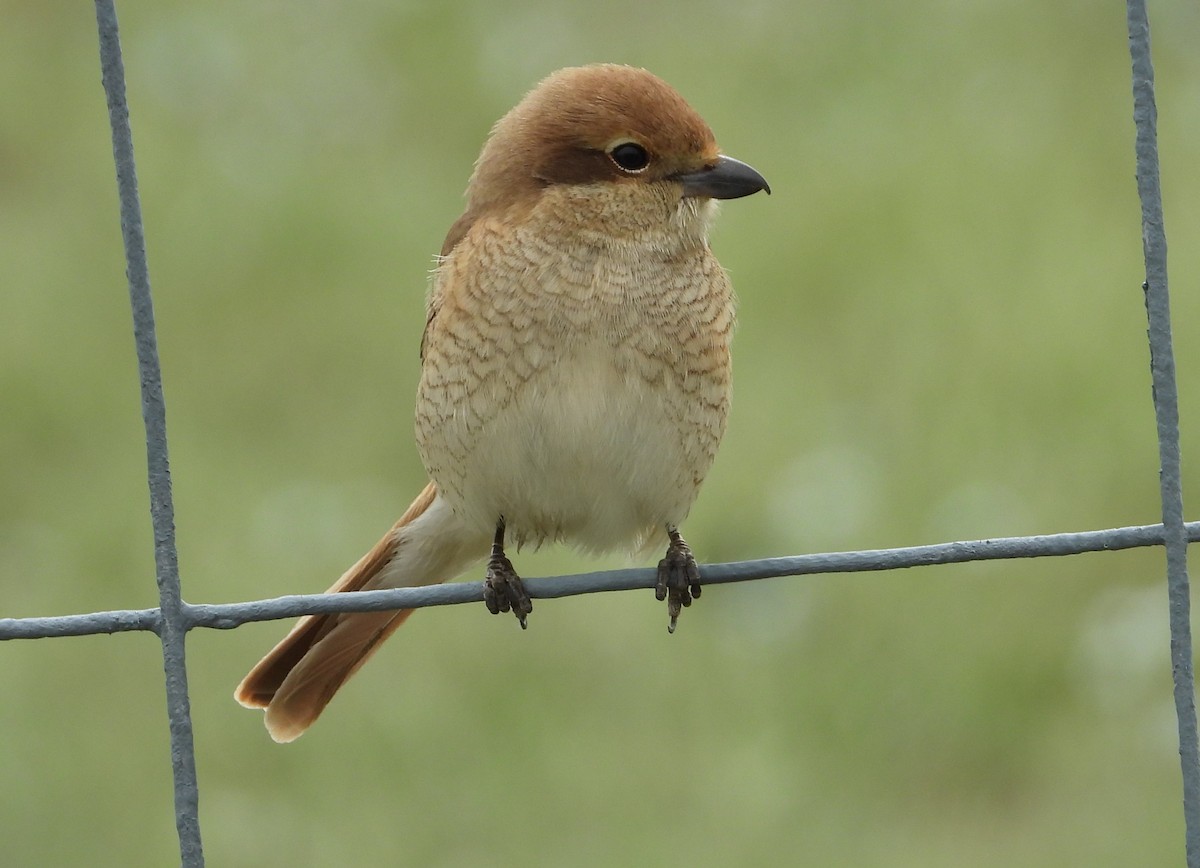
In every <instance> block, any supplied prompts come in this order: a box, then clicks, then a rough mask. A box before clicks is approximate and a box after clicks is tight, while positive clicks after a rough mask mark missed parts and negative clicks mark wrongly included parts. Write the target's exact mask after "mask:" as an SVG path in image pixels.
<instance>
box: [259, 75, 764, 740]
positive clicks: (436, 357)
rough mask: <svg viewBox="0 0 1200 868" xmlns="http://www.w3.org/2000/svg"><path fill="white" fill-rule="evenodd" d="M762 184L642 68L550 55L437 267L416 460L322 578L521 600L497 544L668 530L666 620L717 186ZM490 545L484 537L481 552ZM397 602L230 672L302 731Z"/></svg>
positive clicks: (604, 542)
mask: <svg viewBox="0 0 1200 868" xmlns="http://www.w3.org/2000/svg"><path fill="white" fill-rule="evenodd" d="M759 190H765V191H766V192H768V193H769V192H770V189H769V188H768V186H767V182H766V180H765V179H764V178H763V177H762V175H760V174H759V173H758V172H756V171H755V170H754V169H752V168H750V167H749V166H747V165H746V164H745V163H741V162H738V161H737V160H734V159H732V158H730V157H726V156H723V155H722V154H721V153H720V152H719V150H718V149H717V143H716V141H715V139H714V138H713V134H712V131H711V130H710V129H709V128H708V125H707V124H706V123H705V122H704V121H703V120H702V119H701V118H700V116H699V115H698V114H697V113H696V112H695V111H694V110H693V109H692V108H691V107H690V106H689V105H688V104H687V103H686V102H685V101H684V99H683V97H681V96H680V95H679V94H678V93H677V92H676V91H675V90H674V89H673V88H671V87H670V86H669V85H668V84H666V83H665V82H664V81H662V80H661V79H659V78H657V77H656V76H654V75H651V74H650V73H649V72H646V71H645V70H641V69H634V68H631V67H627V66H617V65H611V64H603V65H595V66H584V67H578V68H570V69H562V70H559V71H558V72H555V73H553V74H552V75H550V76H549V77H548V78H546V79H545V80H544V81H542V82H541V83H540V84H538V85H537V87H535V88H534V89H533V90H532V91H531V92H530V93H529V94H528V95H526V96H525V98H524V99H523V100H521V102H520V103H518V104H517V106H516V107H515V108H514V109H512V111H510V112H509V113H508V114H507V115H505V116H504V117H503V118H501V119H500V121H499V122H498V123H497V124H496V125H495V127H494V128H493V129H492V132H491V135H490V136H489V137H488V140H487V143H486V144H485V145H484V148H483V152H482V153H481V154H480V156H479V160H478V162H477V163H476V165H475V171H474V174H473V175H472V176H471V180H470V184H469V186H468V189H467V206H466V211H465V212H464V213H463V215H462V216H461V217H460V218H459V219H458V220H457V221H456V222H455V223H454V225H453V226H451V227H450V232H449V234H448V235H447V236H446V241H445V244H443V246H442V251H441V256H440V257H439V259H438V264H437V268H436V270H435V272H434V275H433V279H432V288H431V291H430V294H429V301H428V321H427V322H426V325H425V333H424V336H423V338H422V340H421V381H420V386H419V388H418V392H417V408H416V434H417V446H418V448H419V450H420V453H421V458H422V460H423V462H424V464H425V469H426V470H427V471H428V473H429V476H430V479H431V480H432V481H431V482H430V483H429V484H428V485H427V486H426V487H425V490H424V491H422V492H421V493H420V494H419V495H418V496H417V499H416V500H415V501H413V504H412V505H411V506H410V507H409V508H408V511H407V512H405V513H404V515H403V516H402V517H401V518H400V520H399V521H398V522H396V525H395V526H394V527H393V528H392V529H391V530H390V531H388V532H387V534H386V535H385V536H384V537H383V539H381V540H380V541H379V542H378V543H377V544H376V545H375V547H374V548H373V549H371V551H369V552H368V553H367V554H366V555H364V556H363V558H362V559H361V560H360V561H359V562H358V563H356V564H355V565H354V566H353V567H351V568H350V569H349V570H348V571H347V572H346V573H345V575H343V576H342V577H341V579H339V580H338V582H337V584H335V585H334V586H333V587H332V588H330V592H331V593H342V592H346V591H362V590H374V589H379V588H393V587H408V586H415V585H428V584H433V583H436V582H444V581H447V580H450V579H453V578H455V577H456V576H458V575H459V574H461V573H462V572H464V571H465V570H466V569H468V568H469V567H470V566H471V565H472V564H475V563H476V562H478V561H480V560H483V559H484V558H487V572H486V578H485V602H486V604H487V607H488V609H489V610H490V611H491V612H493V613H498V612H507V611H510V610H511V611H512V612H514V613H515V614H516V616H517V618H518V619H519V620H520V622H521V626H522V627H524V626H525V624H526V617H527V616H528V615H529V613H530V611H531V610H532V604H531V602H530V599H529V596H528V594H527V593H526V592H525V589H524V587H523V586H522V584H521V579H520V577H519V576H518V575H517V573H516V571H515V570H514V569H513V565H512V563H511V562H510V561H509V559H508V558H507V557H506V556H505V544H506V542H508V543H510V544H511V543H515V544H516V545H517V546H518V547H519V546H521V545H522V544H529V545H534V546H536V545H540V544H541V543H543V542H546V541H552V540H562V541H565V542H568V543H571V544H573V545H575V546H577V547H579V548H581V549H584V550H588V551H596V552H599V551H606V550H613V549H619V548H625V549H627V550H636V549H638V548H642V549H645V548H646V547H647V546H652V545H657V544H659V543H660V542H661V543H663V544H666V546H667V549H666V556H665V557H664V558H663V559H662V560H661V561H660V562H659V565H658V581H657V586H656V589H655V591H656V595H657V597H658V599H659V600H663V599H666V600H667V601H668V604H667V605H668V615H669V619H670V627H669V628H670V629H671V630H672V631H673V630H674V628H675V622H676V619H677V618H678V616H679V613H680V609H681V608H682V607H683V606H687V605H690V604H691V602H692V598H693V597H698V596H699V595H700V576H699V570H698V568H697V566H696V561H695V559H694V558H693V556H692V553H691V550H690V549H689V548H688V546H687V544H686V543H685V542H684V541H683V538H682V537H681V536H680V535H679V525H680V523H681V522H682V521H683V519H684V518H685V517H686V516H687V514H688V510H689V509H690V508H691V505H692V502H693V501H694V500H695V498H696V494H697V491H698V490H699V488H700V483H701V482H702V481H703V480H704V477H705V475H706V474H707V473H708V469H709V467H710V466H711V464H712V461H713V457H714V456H715V455H716V452H717V445H718V444H719V443H720V441H721V435H722V434H723V433H724V430H725V419H726V415H727V412H728V409H729V382H730V360H729V342H730V334H731V332H732V329H733V317H734V312H733V293H732V291H731V289H730V286H729V280H728V278H727V277H726V275H725V272H724V271H722V269H721V266H720V265H719V264H718V263H717V260H716V259H715V258H714V256H713V254H712V252H711V251H710V250H709V247H708V240H707V237H708V229H709V224H710V223H711V222H712V220H713V217H714V216H715V213H716V203H715V202H714V201H713V200H714V199H735V198H738V197H740V196H747V195H749V194H751V193H755V192H757V191H759ZM489 546H490V549H489ZM411 613H412V610H411V609H401V610H397V611H388V612H372V613H364V614H334V615H315V616H314V615H310V616H307V617H304V618H302V619H301V620H300V621H299V623H298V624H297V625H296V626H295V628H294V629H293V630H292V631H291V632H290V633H289V634H288V635H287V637H285V638H284V639H283V641H282V642H280V643H279V645H277V646H276V647H275V649H274V650H272V651H271V652H270V653H269V654H268V655H267V656H266V657H265V658H263V660H262V661H261V662H260V663H259V664H258V665H257V666H255V667H254V669H253V670H252V671H251V672H250V674H249V675H247V676H246V677H245V679H244V680H243V681H242V683H241V684H240V685H239V686H238V688H237V693H236V697H237V699H238V701H239V702H241V703H242V704H243V705H246V706H249V707H255V708H265V709H266V726H267V729H268V731H269V732H270V734H271V737H272V738H274V739H275V740H276V741H280V742H286V741H291V740H293V739H295V738H297V737H298V736H299V735H301V734H302V733H303V732H304V731H305V730H306V729H307V728H308V726H309V725H310V724H312V722H313V721H314V720H316V718H317V716H318V715H319V714H320V713H321V711H322V710H323V709H324V708H325V706H326V705H327V704H328V702H329V700H330V699H331V698H332V697H333V695H334V693H335V692H336V691H337V690H338V688H339V687H341V685H342V684H343V683H344V682H345V681H346V679H347V678H349V677H350V676H351V675H352V674H353V673H354V672H355V671H356V670H357V669H358V667H359V666H361V665H362V664H363V663H364V662H365V661H366V660H367V658H368V657H370V655H371V654H372V652H374V650H375V649H376V648H377V647H378V646H379V644H380V643H381V642H382V641H383V640H384V639H386V638H387V637H388V636H389V635H391V633H392V631H394V630H395V629H396V628H397V627H399V626H400V625H401V624H402V623H403V622H404V620H405V619H406V618H407V617H408V616H409V615H410V614H411Z"/></svg>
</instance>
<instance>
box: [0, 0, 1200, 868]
mask: <svg viewBox="0 0 1200 868" xmlns="http://www.w3.org/2000/svg"><path fill="white" fill-rule="evenodd" d="M0 11H2V12H3V17H4V22H5V23H4V27H3V30H2V31H0V311H2V312H0V318H2V320H3V341H0V449H2V450H3V455H4V456H5V458H4V461H3V462H2V463H0V599H3V614H4V615H6V616H32V615H45V614H61V613H70V612H84V611H92V610H98V609H115V608H137V607H149V606H153V605H155V604H156V602H157V597H156V592H155V587H154V582H153V564H152V556H151V554H152V546H151V536H150V529H149V522H148V518H147V506H146V490H145V480H144V470H145V468H144V451H143V449H144V447H143V439H142V430H141V419H140V414H139V409H138V407H139V405H138V393H137V375H136V370H135V363H134V355H133V347H132V340H131V338H130V334H129V332H130V328H129V311H128V304H127V299H126V289H125V283H124V276H123V273H124V263H123V259H122V253H121V243H120V236H119V227H118V220H117V203H116V195H115V184H114V180H113V168H112V163H111V156H110V154H111V151H110V144H109V132H108V126H107V117H106V113H105V107H104V98H103V94H102V91H101V89H100V85H99V65H98V60H97V48H96V37H95V27H94V19H93V17H92V10H91V7H90V5H84V4H74V5H73V6H71V5H68V4H46V3H41V2H30V0H24V2H14V0H4V2H2V3H0ZM119 12H120V13H121V24H122V28H123V31H122V32H123V43H124V48H125V60H126V65H127V72H128V77H129V95H130V101H131V107H132V117H133V126H134V140H135V144H136V147H137V155H138V161H139V163H138V165H139V175H140V181H141V191H142V195H143V201H144V207H145V218H146V230H147V239H148V245H149V255H150V271H151V279H152V282H153V286H154V290H155V299H156V307H157V314H158V325H159V338H160V341H161V352H162V361H163V368H164V372H165V377H166V394H167V408H168V422H169V431H170V437H171V440H170V443H171V458H172V468H173V477H174V484H175V495H176V498H177V508H178V515H177V518H178V527H179V546H180V564H181V569H182V574H183V581H184V590H185V595H186V597H187V598H188V599H189V600H191V601H193V602H223V601H233V600H244V599H252V598H259V597H267V596H275V595H279V594H283V593H290V592H314V591H320V590H324V588H325V587H326V586H327V585H328V584H329V583H331V582H332V580H333V579H335V578H336V577H337V576H338V575H339V574H340V573H341V571H342V570H343V569H344V568H345V567H346V566H347V565H348V564H350V563H351V562H353V561H354V560H355V559H356V558H357V557H358V556H359V555H360V554H361V553H362V552H363V551H364V550H365V549H366V548H367V547H369V546H370V545H371V544H372V543H374V542H375V540H376V539H377V538H378V536H379V534H380V533H381V532H382V531H383V530H384V529H385V528H387V527H388V526H389V525H390V523H391V522H392V521H393V520H394V518H395V517H396V516H397V515H398V514H399V513H400V511H402V510H403V509H404V507H405V506H407V504H408V502H409V500H410V499H411V497H412V496H413V495H414V494H415V493H416V492H417V491H418V490H419V489H420V487H421V485H422V484H423V482H424V476H423V472H422V469H421V466H420V463H419V461H418V458H417V455H416V451H415V448H414V447H413V445H412V435H411V427H412V424H411V412H412V411H411V408H412V402H413V394H414V389H415V385H416V381H417V374H418V360H417V345H418V341H419V338H420V334H421V329H422V325H423V323H424V319H423V300H424V292H425V284H426V273H427V271H428V269H429V268H430V266H431V255H432V254H433V253H434V252H436V251H437V249H438V248H439V246H440V244H441V240H442V237H443V234H444V233H445V230H446V228H447V227H448V226H449V224H450V223H451V221H452V220H453V219H454V218H455V217H456V216H457V214H458V212H459V209H460V208H461V193H462V190H463V189H464V187H465V184H466V180H467V176H468V174H469V172H470V169H471V165H472V161H473V160H474V157H475V155H476V153H477V152H478V149H479V146H480V144H481V143H482V141H483V138H484V136H485V135H486V133H487V130H488V128H489V126H490V125H491V123H492V122H493V121H494V120H495V119H496V118H498V117H499V116H500V115H501V114H502V113H503V112H505V111H506V110H507V109H508V108H509V107H510V106H511V105H512V104H514V103H515V102H516V101H517V100H518V99H519V98H520V96H521V95H522V94H523V93H524V92H525V91H526V90H527V89H528V88H529V87H530V86H532V85H533V84H534V83H535V82H536V81H537V80H538V79H539V78H541V77H542V76H543V75H545V74H546V73H548V72H549V71H551V70H553V69H555V68H557V67H560V66H565V65H573V64H578V63H582V62H590V61H596V60H611V61H620V62H626V63H631V64H636V65H641V66H645V67H647V68H649V69H651V70H653V71H654V72H656V73H658V74H659V75H661V76H663V77H664V78H666V79H667V80H668V81H670V82H671V83H672V84H674V85H675V86H676V87H677V88H678V89H679V90H680V91H681V92H682V93H683V94H684V95H685V96H686V97H687V98H688V99H689V100H690V101H691V102H692V103H693V105H694V106H695V107H696V108H697V109H698V110H699V111H700V112H701V113H702V114H703V115H704V116H705V117H706V119H707V120H708V121H709V122H710V124H711V125H712V126H713V128H714V130H715V131H716V133H717V137H718V140H719V141H720V142H721V143H722V145H723V147H724V149H725V150H726V152H728V153H730V154H732V155H734V156H737V157H739V158H741V159H743V160H746V161H748V162H750V163H751V164H753V165H754V166H756V167H757V168H758V169H760V170H761V171H762V172H763V174H765V175H766V177H767V178H768V179H770V181H771V184H772V187H773V188H774V190H775V195H774V196H772V197H770V198H766V197H762V196H759V197H755V198H753V199H749V200H745V201H740V202H733V203H729V204H727V205H726V206H725V207H724V213H723V216H722V219H721V222H720V224H719V226H718V227H717V231H716V234H715V236H714V241H713V243H714V247H715V248H716V250H717V253H718V255H719V256H720V259H721V262H722V263H723V264H724V265H725V267H726V268H727V269H728V270H729V271H730V272H731V273H732V275H733V279H734V283H735V286H736V287H737V288H738V290H739V294H740V298H741V307H740V311H741V324H740V329H739V332H738V336H737V345H736V352H735V358H736V365H735V367H736V395H735V401H734V412H733V417H732V421H731V424H730V427H729V432H728V435H727V437H726V440H725V445H724V447H723V451H722V453H721V456H720V458H719V459H718V461H717V464H716V467H715V469H714V470H713V472H712V475H711V476H710V478H709V480H708V483H707V485H706V488H705V490H704V492H703V493H702V495H701V498H700V500H699V503H698V504H697V506H696V508H695V510H694V512H693V514H692V516H691V518H690V520H689V522H688V523H687V525H686V527H685V528H684V530H685V533H686V535H687V537H688V539H689V540H690V541H691V542H692V543H693V546H694V547H695V549H696V551H697V554H698V555H699V556H700V557H701V558H702V559H704V560H708V561H726V560H736V559H742V558H750V557H759V556H768V555H783V554H793V553H799V552H808V551H821V550H829V549H855V548H877V547H885V546H896V545H909V544H918V543H928V542H938V541H946V540H952V539H961V538H979V537H987V536H1007V535H1018V534H1029V533H1045V532H1055V531H1066V530H1084V529H1093V528H1103V527H1111V526H1119V525H1129V524H1143V523H1151V522H1154V521H1156V520H1157V516H1158V514H1159V512H1158V509H1159V507H1158V492H1157V452H1156V445H1155V440H1154V424H1153V416H1152V409H1151V404H1150V387H1149V373H1148V363H1147V356H1148V353H1147V349H1146V346H1145V318H1144V310H1143V304H1142V296H1141V292H1140V290H1139V284H1140V282H1141V280H1142V274H1143V269H1142V263H1141V244H1140V223H1139V220H1140V214H1139V209H1138V203H1137V199H1136V193H1135V186H1134V180H1133V159H1132V155H1133V149H1132V141H1133V126H1132V121H1131V119H1130V115H1131V108H1130V85H1129V73H1128V67H1129V59H1128V51H1127V44H1126V35H1125V24H1124V16H1123V12H1122V10H1121V8H1120V7H1119V6H1116V5H1112V4H1110V5H1109V6H1108V7H1105V6H1101V5H1097V4H1094V3H1085V2H1067V3H1060V4H1050V5H1046V4H1041V3H1034V2H1013V3H1004V4H995V3H991V4H972V3H947V2H941V3H938V2H924V3H920V2H919V3H911V4H879V3H874V4H864V3H855V4H848V3H833V2H818V3H807V4H796V3H788V2H782V0H746V2H742V3H716V2H689V3H682V2H678V3H664V4H645V3H630V2H618V3H612V4H587V5H585V4H577V5H574V4H561V3H555V4H552V3H544V2H542V3H533V2H516V3H505V4H492V3H484V2H474V3H462V4H458V3H444V4H423V3H379V2H352V3H331V2H326V3H320V2H316V3H304V4H300V5H295V4H285V3H280V2H263V0H241V2H214V3H209V4H202V5H195V4H160V3H153V2H148V0H136V2H132V0H131V2H124V3H121V4H120V9H119ZM1151 15H1152V25H1153V28H1154V30H1153V36H1154V49H1155V61H1156V69H1157V73H1158V76H1159V85H1158V99H1159V109H1160V134H1161V151H1162V158H1163V171H1164V185H1165V191H1166V206H1167V224H1166V225H1167V230H1168V234H1169V239H1170V241H1171V242H1172V244H1173V246H1172V247H1171V274H1172V279H1173V284H1172V289H1173V290H1174V314H1175V335H1176V339H1177V351H1178V364H1179V371H1180V380H1181V384H1182V416H1183V427H1184V432H1185V442H1184V456H1185V461H1187V464H1186V465H1185V469H1186V470H1187V478H1186V481H1185V488H1187V489H1190V491H1191V492H1192V500H1191V503H1192V504H1194V503H1195V499H1194V493H1195V492H1196V491H1197V490H1198V489H1200V473H1197V471H1196V467H1197V466H1198V465H1197V462H1196V458H1197V455H1198V454H1200V445H1198V444H1197V436H1198V435H1200V411H1198V402H1197V400H1196V397H1197V396H1196V392H1195V389H1196V383H1197V380H1198V378H1200V329H1198V327H1197V323H1198V322H1200V295H1198V293H1197V275H1200V245H1198V244H1197V243H1196V231H1197V225H1198V222H1200V176H1198V174H1197V172H1196V165H1197V151H1196V142H1197V141H1200V56H1198V55H1197V54H1196V50H1195V47H1196V44H1197V36H1198V34H1200V13H1198V12H1197V9H1196V5H1195V4H1194V3H1187V2H1182V0H1176V2H1161V3H1160V2H1156V3H1152V4H1151ZM1190 517H1192V518H1195V517H1197V513H1196V510H1195V508H1194V506H1193V508H1192V510H1191V514H1190ZM624 564H625V561H623V560H621V559H611V560H608V561H595V560H591V559H586V558H582V557H580V556H577V555H575V554H573V553H571V552H570V551H566V550H555V551H550V552H545V553H540V554H537V555H530V554H524V555H522V556H521V557H520V559H519V561H518V565H519V568H521V569H522V571H523V572H524V573H525V574H526V575H530V576H533V575H549V574H555V573H563V572H577V571H580V570H586V569H595V568H598V567H602V566H621V565H624ZM1163 571H1164V568H1163V561H1162V553H1161V551H1158V550H1144V551H1137V552H1125V553H1118V554H1107V555H1088V556H1080V557H1075V558H1069V559H1054V560H1047V561H1036V562H1034V561H1019V562H1007V563H988V564H975V565H967V566H961V567H942V568H936V569H923V570H914V571H906V572H898V573H891V574H880V575H849V576H831V577H813V578H805V579H779V580H773V581H769V582H756V583H751V584H748V585H745V586H741V587H713V588H711V589H709V590H708V591H706V592H705V594H704V598H703V600H702V601H701V602H700V604H699V605H697V606H696V607H693V608H692V609H691V610H689V611H688V612H687V613H686V615H685V617H684V619H683V620H682V622H681V627H680V630H679V632H678V633H677V634H676V635H675V636H673V637H668V635H667V632H666V630H665V626H666V615H665V611H664V607H663V605H661V604H658V603H656V602H655V601H654V600H653V598H652V595H651V594H650V592H648V591H647V592H644V593H627V594H611V595H598V596H590V597H586V598H576V599H571V600H565V601H546V602H542V603H539V604H538V607H537V612H536V613H535V615H534V617H533V619H532V622H531V626H530V630H529V631H528V632H527V633H522V632H521V631H520V630H518V629H517V628H516V625H515V624H514V623H513V622H512V620H511V619H508V618H505V619H498V618H492V617H489V616H488V615H487V614H486V613H485V612H484V610H483V607H482V606H479V607H477V608H473V607H457V608H450V609H440V610H429V611H425V612H421V613H419V614H418V615H417V617H414V618H413V619H412V620H411V621H410V622H409V625H408V626H406V627H405V628H404V630H403V631H402V632H401V633H400V634H398V635H397V637H396V638H395V639H394V640H393V641H392V642H391V643H389V645H388V646H387V647H386V648H385V650H383V651H382V652H381V653H380V654H379V655H378V657H377V658H376V659H375V660H374V661H373V662H372V664H371V665H370V666H368V667H367V668H366V669H365V670H364V671H363V672H362V673H361V674H360V675H359V676H358V677H357V678H356V679H355V680H354V681H353V683H352V684H351V686H350V687H348V688H347V689H346V690H345V691H344V692H343V693H342V694H341V695H340V696H339V698H338V701H337V702H335V703H334V704H333V706H331V708H330V710H329V712H328V713H327V715H326V716H325V717H324V718H322V720H321V721H320V723H319V724H318V725H317V726H316V727H315V728H314V729H313V730H312V731H311V732H310V733H309V734H308V735H306V736H305V737H304V738H303V739H302V740H300V741H299V742H297V743H295V744H293V745H290V746H276V745H274V744H272V743H271V742H270V741H269V739H268V738H267V735H266V733H265V731H264V730H263V728H262V724H261V720H260V716H259V715H257V714H253V713H250V712H247V711H245V710H242V709H241V708H239V707H238V706H236V705H235V704H234V702H233V700H232V690H233V687H234V685H235V684H236V683H237V681H238V680H239V678H240V677H241V676H242V674H243V673H244V672H245V670H246V669H247V667H248V666H249V665H250V664H252V663H253V662H254V661H255V660H257V659H258V657H259V655H260V654H261V653H262V652H263V651H265V650H266V649H267V648H268V647H269V646H270V645H271V644H273V643H274V642H275V641H276V639H277V638H278V637H279V636H280V635H281V633H282V632H283V630H284V629H285V625H284V624H277V623H276V624H256V625H250V626H246V627H244V628H241V629H239V630H237V631H235V632H214V631H197V632H195V633H193V634H191V636H190V637H189V641H188V654H189V657H188V659H189V663H190V674H191V688H192V689H191V695H192V702H193V712H194V716H195V732H196V749H197V757H198V760H197V762H198V767H199V776H200V782H201V823H202V829H203V834H204V843H205V849H206V853H207V855H208V859H209V864H211V865H214V866H276V865H289V866H332V865H372V866H373V865H421V866H478V865H496V866H509V865H535V866H562V865H572V866H574V865H578V866H611V865H689V866H710V865H711V866H724V865H738V866H741V865H747V866H757V865H773V864H784V863H787V864H809V865H859V866H873V865H879V866H962V865H972V866H1012V865H1022V866H1061V865H1087V866H1103V865H1132V864H1138V865H1165V864H1179V863H1180V862H1181V861H1182V854H1183V823H1182V818H1181V811H1180V808H1179V802H1180V785H1179V771H1178V762H1177V757H1176V750H1177V748H1176V743H1175V735H1174V716H1173V708H1172V704H1171V689H1170V667H1169V661H1168V639H1167V627H1166V598H1165V593H1164V590H1163V580H1162V575H1163ZM160 674H161V659H160V656H159V649H158V645H157V642H156V640H155V638H154V637H153V636H151V635H143V634H127V635H120V636H115V637H91V638H79V639H71V640H65V639H64V640H55V641H38V642H12V643H7V644H5V645H4V646H3V648H0V739H2V745H3V747H2V749H0V780H3V782H4V786H3V787H2V788H0V840H3V842H4V843H3V850H4V857H3V861H4V862H5V864H7V865H14V866H15V865H22V866H25V865H89V866H159V865H169V864H172V863H173V862H177V859H178V856H177V851H176V841H175V837H174V826H173V819H172V806H171V782H170V776H169V760H168V746H167V726H166V717H165V712H164V703H163V696H162V685H161V682H160Z"/></svg>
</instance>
